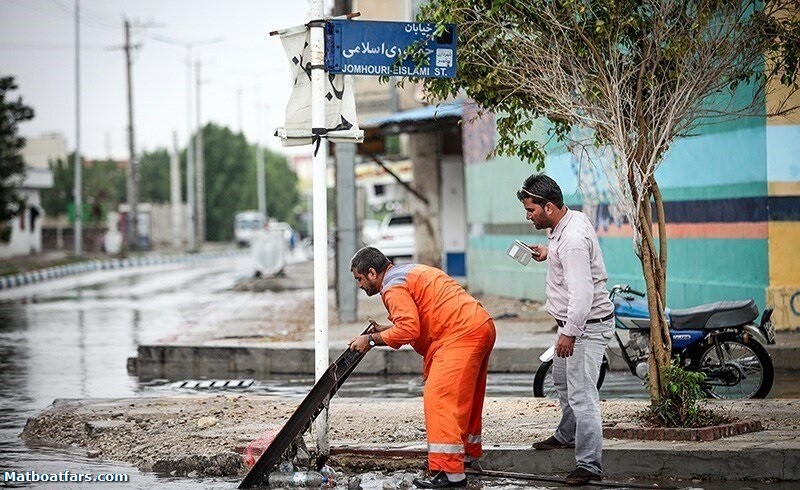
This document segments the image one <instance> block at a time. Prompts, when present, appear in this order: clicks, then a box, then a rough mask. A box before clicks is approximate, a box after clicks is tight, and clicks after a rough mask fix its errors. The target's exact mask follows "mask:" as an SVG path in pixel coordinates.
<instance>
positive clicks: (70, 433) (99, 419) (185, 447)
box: [22, 395, 800, 476]
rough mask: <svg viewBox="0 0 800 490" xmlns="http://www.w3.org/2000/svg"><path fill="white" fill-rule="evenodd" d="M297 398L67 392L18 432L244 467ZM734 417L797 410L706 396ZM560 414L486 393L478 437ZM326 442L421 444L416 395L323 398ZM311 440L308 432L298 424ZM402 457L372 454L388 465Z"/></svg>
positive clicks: (509, 436) (100, 453)
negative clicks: (71, 396) (82, 395)
mask: <svg viewBox="0 0 800 490" xmlns="http://www.w3.org/2000/svg"><path fill="white" fill-rule="evenodd" d="M299 403H300V399H298V398H279V397H273V396H246V395H218V396H182V397H168V398H140V399H135V398H131V399H120V400H65V401H56V402H55V403H54V404H53V406H51V407H50V408H48V409H47V410H45V411H44V412H42V413H41V414H40V415H39V416H37V417H36V418H34V419H31V420H30V421H29V422H28V424H27V426H26V427H25V430H24V432H23V434H22V437H23V438H24V439H25V440H26V441H27V442H29V443H36V444H45V445H49V446H55V447H65V446H67V447H78V448H83V449H85V450H86V451H87V452H88V454H90V455H93V456H96V457H98V458H103V459H109V460H116V461H124V462H127V463H131V464H133V465H135V466H137V467H139V468H140V469H142V470H144V471H159V472H161V473H167V474H175V475H190V476H195V475H197V476H202V475H237V474H238V475H242V474H244V467H243V466H242V464H241V460H242V458H241V454H242V453H243V451H244V448H245V447H246V446H247V445H248V444H249V443H250V442H251V441H253V440H254V439H256V438H258V437H259V436H261V435H262V434H264V433H265V432H268V431H275V430H278V429H280V428H281V427H282V426H283V424H284V423H285V422H286V420H288V418H289V417H290V416H291V414H292V413H293V412H294V410H295V409H296V408H297V405H298V404H299ZM646 404H647V401H626V400H614V401H604V402H602V403H601V409H602V413H603V422H604V424H605V425H620V426H624V425H626V424H633V423H635V414H636V412H637V411H639V410H641V409H642V408H643V407H644V406H645V405H646ZM714 405H715V407H716V408H717V409H719V410H723V411H725V412H727V413H728V414H730V416H732V417H734V418H737V419H740V420H747V419H759V420H761V421H762V423H763V424H764V426H765V428H766V429H781V431H782V432H792V433H797V432H800V427H798V426H800V411H798V410H797V404H796V402H793V401H791V400H766V401H757V402H755V401H754V402H750V401H744V402H736V403H727V402H726V403H714ZM559 418H560V409H559V407H558V403H557V402H556V401H555V400H547V399H519V398H488V399H487V400H486V404H485V407H484V430H483V440H484V444H485V447H487V448H491V447H503V446H519V445H528V444H530V443H532V442H533V441H535V440H538V439H540V438H544V437H547V436H549V435H550V434H551V433H552V430H553V428H554V427H555V425H556V424H557V423H558V420H559ZM329 422H330V432H329V438H330V441H331V445H332V446H334V447H336V446H356V445H357V446H372V447H382V448H407V447H412V446H422V447H423V448H424V441H425V423H424V420H423V415H422V400H421V399H404V400H377V399H376V400H361V399H351V398H335V399H334V400H333V401H332V402H331V407H330V415H329ZM306 440H307V444H308V445H309V447H313V444H314V443H313V433H312V432H309V433H306ZM400 463H402V464H401V466H403V467H407V466H408V465H406V464H405V463H404V462H399V463H398V462H391V461H388V462H386V464H383V463H382V462H378V461H376V462H374V465H372V464H370V465H369V466H370V469H378V468H383V469H394V468H397V467H398V466H397V465H398V464H400Z"/></svg>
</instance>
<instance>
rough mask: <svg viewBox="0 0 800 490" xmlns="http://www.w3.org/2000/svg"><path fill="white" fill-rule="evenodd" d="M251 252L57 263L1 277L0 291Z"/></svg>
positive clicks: (220, 251) (239, 251) (215, 252)
mask: <svg viewBox="0 0 800 490" xmlns="http://www.w3.org/2000/svg"><path fill="white" fill-rule="evenodd" d="M247 253H249V252H248V251H241V250H219V251H213V252H200V253H196V254H176V255H144V256H140V257H128V258H124V259H104V260H87V261H84V262H76V263H74V264H67V265H57V266H53V267H47V268H44V269H38V270H34V271H29V272H20V273H17V274H8V275H4V276H0V290H6V289H12V288H18V287H22V286H27V285H29V284H36V283H39V282H44V281H48V280H51V279H59V278H62V277H66V276H73V275H76V274H83V273H86V272H97V271H105V270H115V269H128V268H131V267H143V266H151V265H163V264H180V263H191V262H196V261H199V260H208V259H218V258H223V257H235V256H239V255H245V254H247Z"/></svg>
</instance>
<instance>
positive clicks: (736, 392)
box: [533, 285, 775, 399]
mask: <svg viewBox="0 0 800 490" xmlns="http://www.w3.org/2000/svg"><path fill="white" fill-rule="evenodd" d="M609 296H610V299H611V301H612V302H613V303H614V316H615V319H614V322H615V325H614V326H615V330H614V337H615V338H616V340H617V344H618V345H619V350H620V355H621V357H622V360H623V361H624V362H625V364H626V365H627V366H628V369H629V370H630V372H631V374H632V375H634V376H636V377H638V378H641V379H643V380H644V379H646V378H647V375H648V359H649V355H650V318H649V316H650V314H649V311H648V308H647V303H646V302H645V301H643V300H642V299H636V298H635V297H636V296H638V297H639V298H644V297H645V294H644V293H641V292H639V291H636V290H634V289H631V287H630V286H622V285H616V286H614V287H613V288H612V289H611V291H610V293H609ZM665 313H666V318H667V321H668V323H669V332H670V338H671V339H672V354H673V356H678V358H679V360H680V365H681V366H682V367H683V368H684V369H686V370H689V371H697V372H701V373H703V374H705V376H706V377H705V380H704V381H703V382H702V388H703V390H704V391H705V392H706V395H707V396H708V397H710V398H718V399H739V398H765V397H766V396H767V395H768V394H769V391H770V389H772V383H773V380H774V376H775V371H774V367H773V365H772V358H771V357H770V355H769V353H768V352H767V349H766V348H765V347H764V346H765V345H768V344H774V343H775V327H774V326H773V325H772V321H771V317H772V308H767V309H765V310H764V313H763V315H762V316H761V321H760V323H759V324H756V323H754V321H755V320H756V319H757V318H758V308H757V307H756V304H755V301H753V300H752V299H750V300H739V301H719V302H716V303H710V304H705V305H701V306H697V307H694V308H687V309H682V310H675V309H673V310H670V309H669V308H667V309H666V310H665ZM620 332H623V336H624V337H627V339H626V340H625V341H623V336H621V335H620ZM625 332H627V335H625ZM607 351H608V352H611V353H612V354H614V352H613V351H611V350H610V349H607ZM554 352H555V347H554V346H553V347H550V348H549V349H547V350H546V351H545V352H544V354H542V355H541V356H540V357H539V360H540V361H541V364H540V365H539V368H538V369H537V371H536V376H534V379H533V394H534V396H537V397H544V396H555V388H554V386H553V376H552V371H553V369H552V368H553V355H554ZM615 355H616V354H615ZM606 371H608V357H607V356H606V355H604V356H603V361H602V364H601V365H600V375H599V377H598V379H597V388H598V389H600V387H601V386H602V385H603V380H604V379H605V375H606Z"/></svg>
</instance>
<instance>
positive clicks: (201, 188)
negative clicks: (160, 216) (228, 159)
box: [194, 61, 206, 248]
mask: <svg viewBox="0 0 800 490" xmlns="http://www.w3.org/2000/svg"><path fill="white" fill-rule="evenodd" d="M200 72H201V64H200V62H199V61H198V62H196V63H195V82H196V83H197V85H196V88H195V97H196V101H197V110H196V111H195V116H197V133H196V134H195V145H194V146H195V181H196V183H195V185H196V186H197V190H196V192H197V246H198V248H199V247H202V246H203V243H204V242H205V241H206V176H205V157H204V155H203V119H202V118H201V117H200V101H201V96H200V85H201V84H202V83H203V81H202V78H201V77H200Z"/></svg>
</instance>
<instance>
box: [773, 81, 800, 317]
mask: <svg viewBox="0 0 800 490" xmlns="http://www.w3.org/2000/svg"><path fill="white" fill-rule="evenodd" d="M793 102H794V103H800V97H795V99H794V100H793ZM767 177H768V194H769V204H770V205H769V232H768V233H769V287H768V288H767V302H768V303H770V304H772V305H774V306H775V313H774V315H773V316H774V321H775V323H776V324H777V325H780V326H790V327H794V328H800V114H797V113H795V114H794V115H792V116H790V117H788V118H770V119H769V121H768V122H767Z"/></svg>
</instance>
